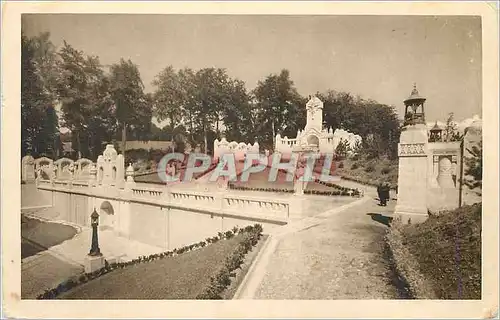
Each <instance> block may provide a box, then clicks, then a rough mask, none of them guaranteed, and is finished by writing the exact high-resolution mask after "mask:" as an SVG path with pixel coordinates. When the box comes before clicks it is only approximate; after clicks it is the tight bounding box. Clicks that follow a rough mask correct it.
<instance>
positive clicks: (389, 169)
mask: <svg viewBox="0 0 500 320" xmlns="http://www.w3.org/2000/svg"><path fill="white" fill-rule="evenodd" d="M389 172H391V168H389V167H385V168H382V170H380V173H382V174H389Z"/></svg>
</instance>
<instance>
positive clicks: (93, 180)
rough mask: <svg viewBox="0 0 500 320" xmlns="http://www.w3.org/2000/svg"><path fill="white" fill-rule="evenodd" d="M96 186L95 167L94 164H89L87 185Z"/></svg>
mask: <svg viewBox="0 0 500 320" xmlns="http://www.w3.org/2000/svg"><path fill="white" fill-rule="evenodd" d="M95 186H97V167H96V165H95V164H93V163H92V164H91V167H90V181H89V187H91V188H92V187H95Z"/></svg>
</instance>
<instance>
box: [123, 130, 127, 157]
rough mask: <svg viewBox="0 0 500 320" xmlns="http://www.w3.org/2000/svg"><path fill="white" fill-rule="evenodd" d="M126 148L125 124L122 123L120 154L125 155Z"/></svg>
mask: <svg viewBox="0 0 500 320" xmlns="http://www.w3.org/2000/svg"><path fill="white" fill-rule="evenodd" d="M126 146H127V124H126V123H125V122H124V123H123V128H122V154H123V155H125V150H126V149H125V147H126Z"/></svg>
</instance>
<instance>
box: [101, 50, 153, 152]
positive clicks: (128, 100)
mask: <svg viewBox="0 0 500 320" xmlns="http://www.w3.org/2000/svg"><path fill="white" fill-rule="evenodd" d="M110 73H111V74H110V76H109V81H110V94H111V98H112V100H113V102H114V115H115V116H116V120H117V121H118V125H119V127H120V128H121V132H122V138H121V149H122V152H125V150H126V143H127V130H130V131H135V132H136V134H138V133H140V132H141V131H142V132H143V133H144V132H149V126H150V124H151V115H152V110H151V105H150V102H152V101H148V100H152V97H148V96H147V95H146V94H145V93H144V84H143V83H142V80H141V75H140V72H139V68H138V67H137V65H135V64H134V63H133V62H132V61H130V60H124V59H120V62H119V63H116V64H113V65H111V68H110Z"/></svg>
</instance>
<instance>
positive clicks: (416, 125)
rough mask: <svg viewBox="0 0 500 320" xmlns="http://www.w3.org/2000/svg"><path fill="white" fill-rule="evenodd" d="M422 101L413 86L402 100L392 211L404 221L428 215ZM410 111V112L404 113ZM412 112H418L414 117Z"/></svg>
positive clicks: (423, 217) (424, 217)
mask: <svg viewBox="0 0 500 320" xmlns="http://www.w3.org/2000/svg"><path fill="white" fill-rule="evenodd" d="M424 101H425V98H423V97H421V96H420V95H419V93H418V91H417V89H416V87H414V88H413V91H412V93H411V95H410V97H409V98H408V99H406V100H405V105H406V113H407V114H406V115H405V127H404V128H403V131H402V132H401V136H400V143H399V145H398V156H399V176H398V201H397V204H396V208H395V214H396V217H397V218H398V219H400V220H401V221H402V222H403V223H405V224H407V223H419V222H423V221H425V220H426V219H427V217H428V214H427V181H428V176H427V169H428V168H427V164H428V163H427V153H428V148H427V144H428V137H427V127H426V125H425V116H424V111H423V109H424V107H423V104H424ZM419 109H420V110H421V111H420V112H418V111H419ZM410 110H411V111H412V113H411V114H409V113H408V112H410ZM415 114H418V117H416V116H415Z"/></svg>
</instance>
